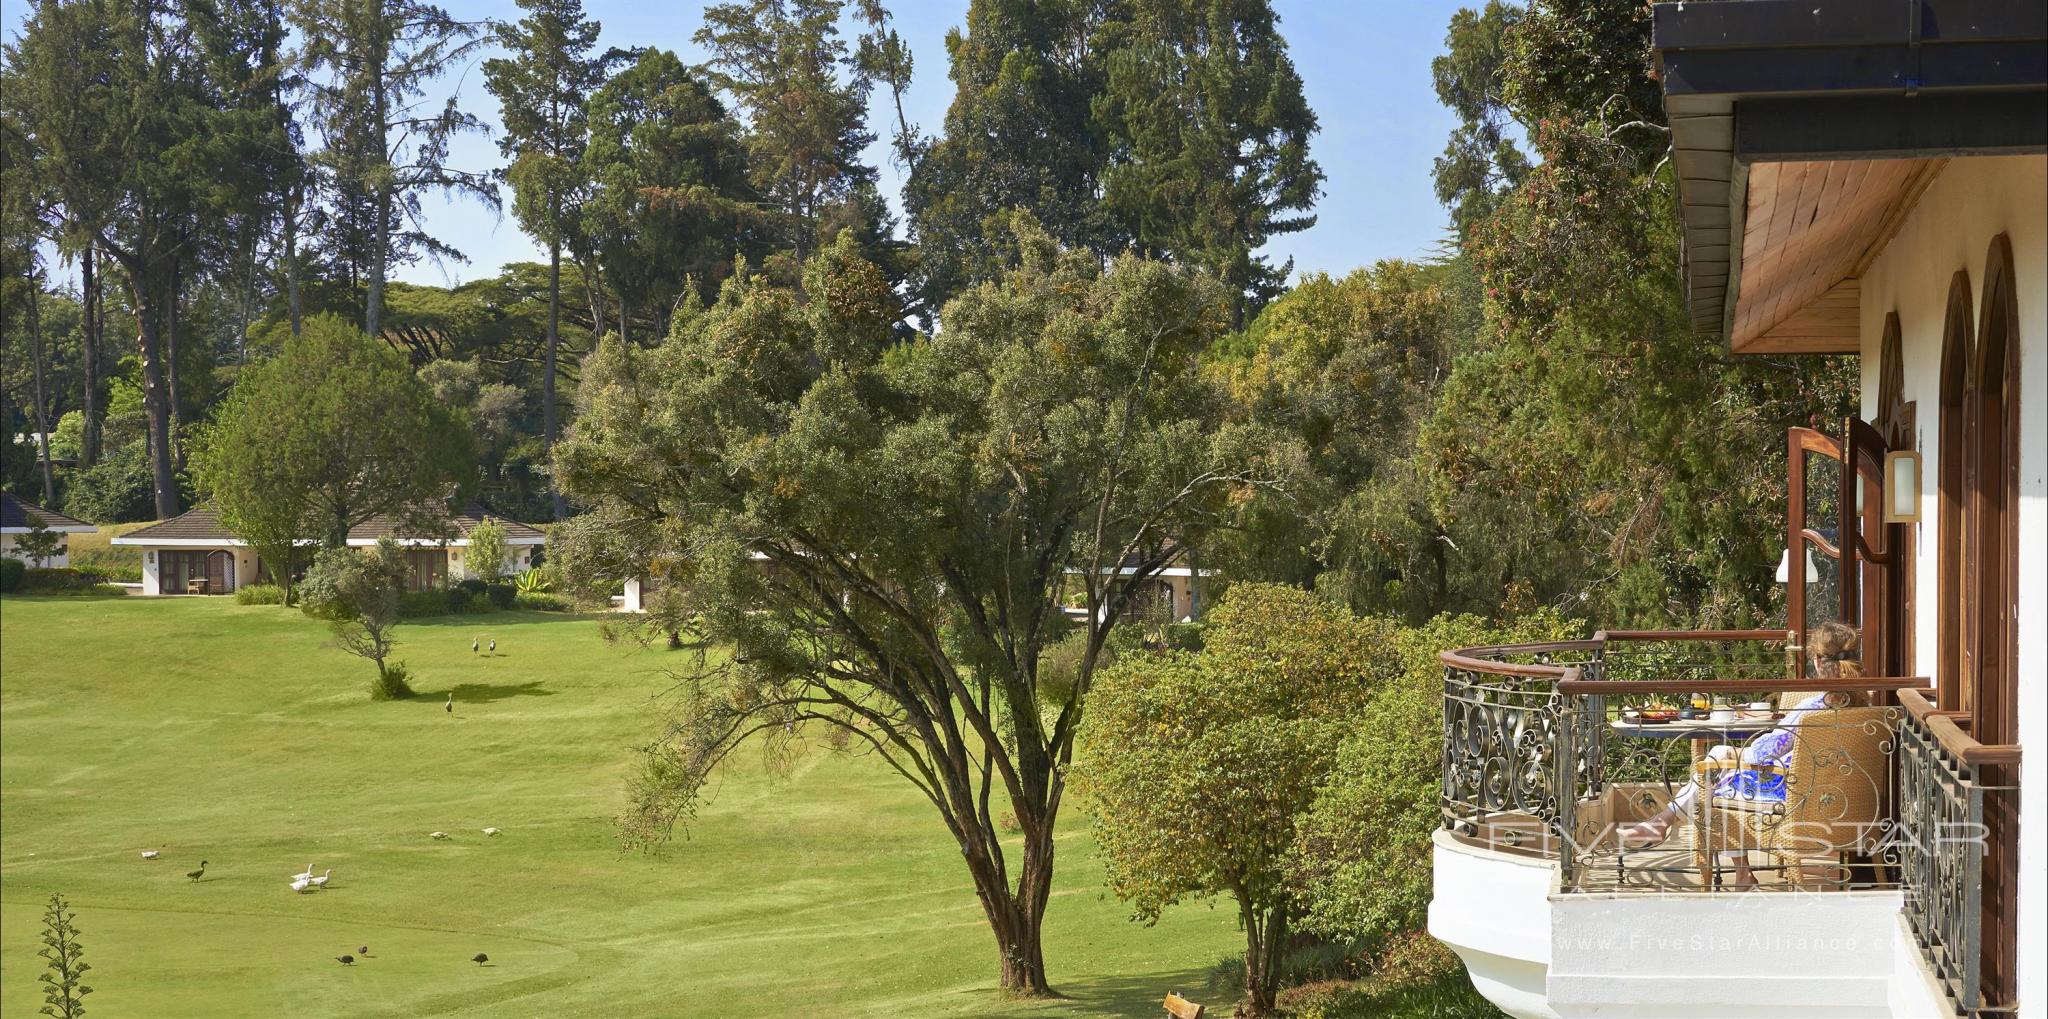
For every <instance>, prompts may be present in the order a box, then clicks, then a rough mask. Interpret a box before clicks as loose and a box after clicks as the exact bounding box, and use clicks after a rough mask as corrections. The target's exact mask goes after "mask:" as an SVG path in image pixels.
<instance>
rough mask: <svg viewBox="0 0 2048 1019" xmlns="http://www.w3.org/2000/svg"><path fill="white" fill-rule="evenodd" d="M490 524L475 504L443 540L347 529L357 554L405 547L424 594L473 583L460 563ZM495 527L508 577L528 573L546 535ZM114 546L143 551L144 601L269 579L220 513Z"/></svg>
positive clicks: (396, 526) (374, 525)
mask: <svg viewBox="0 0 2048 1019" xmlns="http://www.w3.org/2000/svg"><path fill="white" fill-rule="evenodd" d="M485 519H486V514H485V513H484V509H483V507H482V506H479V505H477V504H475V503H471V504H470V505H468V506H467V507H465V508H464V509H463V510H462V512H460V513H457V514H454V515H453V516H451V517H450V518H449V519H448V527H447V529H446V531H445V533H429V532H427V531H425V530H423V529H421V528H419V527H417V526H413V525H410V524H408V523H406V522H405V521H403V520H402V519H400V518H398V517H395V516H378V517H372V518H370V519H369V520H366V521H364V522H363V523H360V524H357V525H356V526H354V527H352V528H350V529H349V532H348V544H349V545H350V546H352V547H358V548H360V547H366V546H370V545H375V544H376V543H377V540H378V539H379V538H391V539H394V540H396V541H397V542H398V543H399V544H401V545H405V546H407V548H406V553H405V554H406V558H407V560H408V561H410V562H411V564H412V571H413V576H412V589H413V590H415V591H420V590H426V589H428V588H434V587H442V586H444V585H446V584H448V583H450V582H451V581H456V580H461V579H463V578H464V577H468V576H472V575H473V571H471V570H470V569H469V568H468V566H467V564H465V563H464V562H463V557H464V554H465V553H466V552H467V551H468V549H469V533H470V531H471V530H473V529H475V528H476V526H477V525H478V524H481V523H483V522H484V520H485ZM491 519H494V520H495V521H496V522H497V524H498V525H499V526H500V527H503V528H504V529H505V544H506V545H507V546H509V548H508V549H507V551H506V556H505V564H504V568H503V572H504V573H507V574H510V573H521V572H524V571H526V570H527V569H530V568H531V567H532V566H533V551H534V549H535V548H536V547H537V546H539V545H541V544H543V543H544V542H546V541H547V535H546V534H543V533H542V532H541V531H540V530H539V529H538V528H535V527H531V526H528V525H526V524H522V523H519V522H517V521H514V520H506V519H504V518H502V517H497V518H491ZM113 543H114V544H116V545H131V546H139V547H140V548H141V549H142V593H143V594H227V593H229V592H231V591H233V590H234V589H235V588H237V587H241V586H243V585H246V584H255V583H260V582H263V580H264V579H267V578H268V576H269V571H268V568H267V567H266V565H265V564H264V562H263V559H262V557H260V556H258V555H257V554H256V550H255V549H253V548H251V547H249V543H248V542H246V541H243V540H242V539H241V538H239V537H237V536H236V535H235V534H234V533H233V532H231V531H229V530H228V529H227V527H226V526H225V525H223V524H222V523H221V522H220V513H219V512H218V510H216V509H215V508H214V507H213V506H212V505H211V504H208V505H203V506H197V507H194V508H193V509H190V510H187V511H185V512H183V513H180V514H178V515H177V516H175V517H172V518H170V519H169V520H163V521H159V522H157V523H154V524H151V525H149V526H148V527H144V528H141V529H139V530H134V531H130V532H128V533H127V534H124V535H122V536H120V537H118V538H115V539H114V540H113ZM314 543H315V539H312V538H308V539H306V544H309V545H310V544H314Z"/></svg>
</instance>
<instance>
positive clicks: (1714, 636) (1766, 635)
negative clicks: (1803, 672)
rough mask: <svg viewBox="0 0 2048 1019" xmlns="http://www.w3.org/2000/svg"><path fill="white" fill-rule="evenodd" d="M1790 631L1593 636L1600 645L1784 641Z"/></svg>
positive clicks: (1604, 633) (1608, 633)
mask: <svg viewBox="0 0 2048 1019" xmlns="http://www.w3.org/2000/svg"><path fill="white" fill-rule="evenodd" d="M1791 635H1792V632H1791V631H1790V630H1601V631H1600V632H1599V633H1596V634H1594V635H1593V639H1594V640H1595V641H1597V642H1600V643H1606V642H1607V641H1610V640H1696V641H1725V640H1785V639H1787V638H1788V637H1790V636H1791Z"/></svg>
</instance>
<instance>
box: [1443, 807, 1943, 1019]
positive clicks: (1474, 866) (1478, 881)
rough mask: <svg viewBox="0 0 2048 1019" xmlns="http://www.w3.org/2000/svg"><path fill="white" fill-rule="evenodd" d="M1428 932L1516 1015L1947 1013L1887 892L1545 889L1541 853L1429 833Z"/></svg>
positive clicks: (1896, 1017)
mask: <svg viewBox="0 0 2048 1019" xmlns="http://www.w3.org/2000/svg"><path fill="white" fill-rule="evenodd" d="M1435 866H1436V881H1435V885H1436V888H1435V897H1434V899H1433V900H1432V901H1431V903H1430V907H1429V931H1430V934H1431V935H1433V936H1434V937H1436V938H1437V940H1439V941H1442V942H1444V943H1445V944H1448V945H1450V946H1451V948H1453V949H1454V950H1456V951H1457V953H1458V955H1459V956H1460V957H1461V958H1462V959H1463V960H1464V962H1465V967H1466V970H1467V972H1468V973H1470V974H1471V977H1472V982H1473V985H1474V986H1475V987H1477V988H1478V990H1479V992H1480V993H1481V994H1484V995H1485V996H1486V997H1487V998H1488V999H1490V1000H1491V1001H1493V1003H1494V1004H1496V1005H1498V1006H1500V1008H1501V1010H1502V1011H1505V1012H1507V1013H1508V1014H1509V1015H1513V1016H1516V1017H1518V1019H1576V1017H1582V1016H1587V1017H1590V1016H1601V1017H1612V1016H1660V1017H1661V1016H1670V1017H1700V1019H1706V1017H1713V1019H1738V1017H1747V1016H1755V1017H1758V1019H1765V1017H1771V1019H1775V1017H1780V1016H1786V1015H1800V1016H1812V1017H1816V1019H1866V1017H1867V1019H1908V1017H1913V1019H1919V1017H1935V1016H1946V1015H1949V1014H1951V1013H1949V1012H1947V1011H1946V1004H1945V1002H1944V1001H1943V999H1942V997H1941V994H1940V991H1939V989H1938V987H1937V986H1936V985H1935V984H1934V983H1933V981H1932V979H1931V977H1929V975H1928V974H1927V971H1926V969H1925V968H1924V967H1923V966H1922V965H1921V962H1920V956H1919V952H1918V950H1917V949H1916V948H1915V946H1914V945H1913V942H1912V938H1911V935H1910V934H1908V933H1907V932H1906V930H1905V927H1904V924H1903V921H1902V919H1901V917H1900V913H1899V907H1900V904H1901V899H1900V895H1899V893H1898V892H1896V891H1868V892H1815V893H1798V892H1768V893H1758V894H1754V895H1731V894H1721V895H1706V894H1701V893H1698V892H1684V891H1678V892H1668V893H1663V894H1658V893H1640V894H1638V893H1630V894H1613V895H1608V894H1586V893H1574V894H1569V895H1565V894H1559V887H1560V875H1559V871H1558V868H1557V864H1556V863H1555V861H1552V860H1545V859H1539V858H1531V857H1524V856H1516V855H1512V854H1508V853H1501V852H1496V851H1493V850H1489V849H1484V848H1481V847H1478V846H1473V845H1468V844H1466V843H1463V842H1460V841H1458V840H1457V839H1455V838H1453V837H1451V836H1450V835H1449V834H1448V833H1445V832H1438V833H1437V836H1436V849H1435Z"/></svg>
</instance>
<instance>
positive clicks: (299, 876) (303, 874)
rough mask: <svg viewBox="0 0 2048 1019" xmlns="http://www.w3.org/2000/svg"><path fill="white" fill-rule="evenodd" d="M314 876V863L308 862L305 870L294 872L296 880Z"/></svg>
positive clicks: (293, 878) (293, 876) (293, 877)
mask: <svg viewBox="0 0 2048 1019" xmlns="http://www.w3.org/2000/svg"><path fill="white" fill-rule="evenodd" d="M312 876H313V865H312V864H310V863H309V864H306V869H305V870H303V871H300V872H299V873H297V874H293V875H292V880H294V881H304V880H306V879H307V878H310V877H312Z"/></svg>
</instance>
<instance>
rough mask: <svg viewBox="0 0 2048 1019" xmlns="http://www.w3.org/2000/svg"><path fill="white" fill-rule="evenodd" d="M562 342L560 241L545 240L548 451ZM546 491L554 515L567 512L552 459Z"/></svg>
mask: <svg viewBox="0 0 2048 1019" xmlns="http://www.w3.org/2000/svg"><path fill="white" fill-rule="evenodd" d="M561 345H562V242H561V241H560V240H555V241H552V242H550V243H549V244H548V356H547V369H546V374H544V375H542V376H541V383H540V394H541V396H540V399H541V426H540V427H541V449H542V451H543V452H545V453H547V454H550V455H552V454H553V452H554V449H555V427H556V424H557V422H556V420H555V358H556V357H557V356H558V354H559V351H560V348H561ZM548 493H549V494H550V495H552V496H553V497H554V502H555V519H556V520H562V519H566V518H567V517H568V516H569V504H568V502H567V501H566V500H564V499H563V498H562V490H561V488H560V486H558V485H556V484H555V475H554V463H553V461H552V460H550V461H549V463H548Z"/></svg>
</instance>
